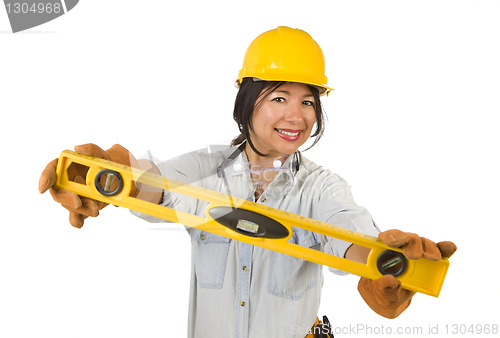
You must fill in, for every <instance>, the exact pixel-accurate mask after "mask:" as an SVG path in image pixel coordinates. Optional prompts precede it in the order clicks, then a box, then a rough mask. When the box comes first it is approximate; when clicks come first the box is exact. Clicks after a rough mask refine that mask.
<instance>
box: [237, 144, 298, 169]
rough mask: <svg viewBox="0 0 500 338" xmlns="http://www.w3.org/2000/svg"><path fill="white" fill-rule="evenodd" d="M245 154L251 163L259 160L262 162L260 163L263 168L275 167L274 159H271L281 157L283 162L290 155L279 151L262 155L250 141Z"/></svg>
mask: <svg viewBox="0 0 500 338" xmlns="http://www.w3.org/2000/svg"><path fill="white" fill-rule="evenodd" d="M245 155H246V156H247V160H248V162H250V163H254V162H259V163H260V164H261V165H260V167H261V168H263V167H268V168H273V167H274V166H273V161H271V160H273V159H279V160H280V161H281V164H283V163H284V162H285V160H286V159H287V157H288V156H286V155H283V154H277V153H276V154H270V155H268V156H261V155H259V154H257V153H256V152H255V151H254V150H253V149H252V147H251V146H250V144H249V143H248V142H247V143H246V145H245Z"/></svg>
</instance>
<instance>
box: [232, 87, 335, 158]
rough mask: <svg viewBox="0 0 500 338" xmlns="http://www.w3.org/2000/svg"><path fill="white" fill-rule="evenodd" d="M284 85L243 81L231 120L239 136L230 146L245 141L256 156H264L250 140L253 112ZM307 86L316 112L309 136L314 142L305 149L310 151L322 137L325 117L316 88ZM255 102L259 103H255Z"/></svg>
mask: <svg viewBox="0 0 500 338" xmlns="http://www.w3.org/2000/svg"><path fill="white" fill-rule="evenodd" d="M285 83H286V81H254V80H253V79H252V78H245V79H243V81H242V83H241V84H240V89H239V90H238V94H237V95H236V100H235V102H234V111H233V119H234V120H235V121H236V123H237V124H238V128H239V130H240V133H241V134H240V135H239V136H237V137H235V138H234V139H233V140H232V141H231V145H232V146H234V145H237V144H240V143H241V142H243V141H245V140H247V142H248V144H249V145H250V147H252V149H253V150H254V151H255V152H256V153H257V154H259V155H260V156H265V154H262V153H261V152H259V151H258V150H257V149H256V148H255V146H254V144H253V143H252V140H251V139H250V131H251V130H252V129H253V126H252V117H253V112H254V110H255V109H256V108H257V107H258V106H259V105H260V104H261V103H262V101H264V99H265V98H266V97H267V96H268V95H269V94H271V93H272V92H273V91H275V90H276V89H277V88H278V87H280V86H281V85H283V84H285ZM307 86H308V87H309V89H310V90H311V93H312V94H313V97H314V111H315V112H316V130H315V131H314V133H312V134H311V137H315V140H314V142H313V144H312V145H311V146H310V147H309V148H307V149H310V148H312V147H313V146H314V145H315V144H316V143H318V141H319V140H320V138H321V136H323V133H324V131H325V115H324V114H323V109H322V106H321V101H320V98H319V90H318V88H316V87H314V86H310V85H307ZM261 93H262V94H261ZM257 100H259V101H258V102H257ZM307 149H306V150H307Z"/></svg>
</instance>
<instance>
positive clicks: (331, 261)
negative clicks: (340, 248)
mask: <svg viewBox="0 0 500 338" xmlns="http://www.w3.org/2000/svg"><path fill="white" fill-rule="evenodd" d="M73 163H76V164H79V165H83V166H86V167H88V168H89V169H88V172H87V175H86V183H85V184H80V183H77V182H74V181H72V180H70V178H69V177H68V168H69V167H70V166H71V164H73ZM104 175H106V176H107V179H106V180H105V179H104V177H103V176H104ZM113 179H115V180H117V181H118V186H117V187H116V188H115V190H112V189H113V185H112V184H111V182H112V180H113ZM102 181H106V183H105V184H104V186H103V185H102V183H101V182H102ZM136 183H137V184H145V185H149V186H152V187H155V188H159V189H165V190H169V191H171V192H175V193H179V194H183V195H186V196H190V197H193V198H196V199H199V200H204V201H208V202H209V205H208V207H207V208H206V215H205V216H206V217H205V218H204V217H200V216H197V215H192V214H189V213H185V212H182V211H177V210H174V209H171V208H168V207H164V206H161V205H157V204H154V203H150V202H147V201H143V200H140V199H137V198H135V197H132V196H130V193H131V191H132V187H133V185H134V184H136ZM114 186H116V184H115V185H114ZM55 187H56V188H59V189H65V190H70V191H73V192H75V193H77V194H78V195H81V196H85V197H89V198H92V199H95V200H99V201H102V202H105V203H110V204H114V205H117V206H122V207H125V208H128V209H131V210H135V211H138V212H141V213H144V214H148V215H151V216H154V217H158V218H162V219H165V220H168V221H171V222H176V223H182V224H184V225H186V226H189V227H193V228H196V229H200V230H203V231H207V232H210V233H213V234H216V235H220V236H224V237H228V238H231V239H235V240H238V241H241V242H245V243H249V244H253V245H256V246H260V247H263V248H266V249H270V250H274V251H277V252H280V253H283V254H287V255H290V256H293V257H297V258H301V259H304V260H307V261H311V262H314V263H318V264H323V265H327V266H329V267H332V268H336V269H339V270H343V271H346V272H349V273H353V274H356V275H359V276H363V277H366V278H370V279H377V278H380V277H381V276H382V275H383V274H387V273H390V274H393V275H394V276H395V277H396V278H398V279H399V280H400V281H401V283H402V287H403V288H405V289H408V290H412V291H416V292H421V293H425V294H428V295H431V296H435V297H437V296H438V295H439V292H440V290H441V287H442V284H443V282H444V278H445V276H446V272H447V270H448V266H449V262H448V259H446V258H443V259H441V260H439V261H431V260H428V259H425V258H420V259H417V260H410V259H406V258H405V257H404V255H403V254H402V251H401V250H400V249H395V248H390V247H388V246H387V245H385V244H383V243H382V242H381V241H379V240H378V239H377V238H375V237H372V236H367V235H364V234H361V233H358V232H355V231H351V230H348V229H344V228H341V227H338V226H334V225H331V224H328V223H324V222H320V221H317V220H314V219H310V218H307V217H302V216H299V215H295V214H292V213H289V212H285V211H282V210H279V209H275V208H271V207H267V206H264V205H261V204H257V203H253V202H250V201H247V200H244V199H240V198H237V197H233V196H228V195H226V194H222V193H220V192H216V191H212V190H209V189H206V188H202V187H199V186H196V185H193V184H186V183H183V182H180V181H176V180H173V179H169V178H166V177H162V176H159V175H154V174H151V173H148V172H145V171H142V170H139V169H136V168H131V167H128V166H124V165H121V164H118V163H115V162H111V161H107V160H103V159H100V158H95V157H90V156H84V155H80V154H77V153H75V152H73V151H69V150H65V151H63V152H62V153H61V156H60V159H59V162H58V167H57V182H56V185H55ZM217 215H220V216H217ZM256 219H260V220H262V222H260V221H255V220H256ZM264 225H265V226H264ZM292 227H295V228H301V229H304V230H308V231H312V232H316V233H319V234H322V235H325V236H329V237H334V238H337V239H341V240H344V241H347V242H350V243H354V244H358V245H361V246H364V247H367V248H369V249H371V252H370V254H369V256H368V259H367V262H366V264H363V263H358V262H354V261H351V260H348V259H345V258H340V257H336V256H333V255H330V254H327V253H324V252H321V251H318V250H314V249H311V248H306V247H302V246H300V245H297V244H294V243H289V242H288V240H289V239H290V237H291V236H292V234H293V228H292ZM273 236H274V237H273Z"/></svg>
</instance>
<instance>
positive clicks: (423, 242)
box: [358, 229, 457, 318]
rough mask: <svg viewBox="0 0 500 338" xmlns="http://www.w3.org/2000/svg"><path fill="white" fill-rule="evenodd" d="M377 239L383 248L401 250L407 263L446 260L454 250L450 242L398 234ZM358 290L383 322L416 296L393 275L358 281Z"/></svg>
mask: <svg viewBox="0 0 500 338" xmlns="http://www.w3.org/2000/svg"><path fill="white" fill-rule="evenodd" d="M378 238H379V239H380V240H381V241H382V242H384V243H385V244H386V245H388V246H390V247H393V248H401V249H403V253H404V255H405V256H406V257H407V258H409V259H419V258H421V257H424V258H427V259H430V260H440V259H441V258H443V257H446V258H449V257H451V255H453V254H454V253H455V251H456V250H457V246H456V245H455V244H454V243H453V242H439V243H437V244H436V243H434V242H433V241H431V240H429V239H427V238H424V237H420V236H418V235H416V234H412V233H408V232H403V231H400V230H395V229H394V230H388V231H384V232H381V233H380V234H379V235H378ZM358 290H359V293H360V294H361V296H362V297H363V299H364V300H365V302H366V303H367V304H368V306H370V308H371V309H372V310H373V311H375V312H376V313H378V314H379V315H381V316H383V317H386V318H396V317H397V316H399V315H400V314H401V313H402V312H403V311H404V310H406V308H407V307H408V306H409V305H410V303H411V299H412V297H413V295H414V294H415V292H413V291H409V290H406V289H403V288H401V282H400V281H399V280H397V279H396V278H395V277H394V276H392V275H385V276H383V277H381V278H379V279H377V280H371V279H368V278H364V277H361V279H360V281H359V284H358Z"/></svg>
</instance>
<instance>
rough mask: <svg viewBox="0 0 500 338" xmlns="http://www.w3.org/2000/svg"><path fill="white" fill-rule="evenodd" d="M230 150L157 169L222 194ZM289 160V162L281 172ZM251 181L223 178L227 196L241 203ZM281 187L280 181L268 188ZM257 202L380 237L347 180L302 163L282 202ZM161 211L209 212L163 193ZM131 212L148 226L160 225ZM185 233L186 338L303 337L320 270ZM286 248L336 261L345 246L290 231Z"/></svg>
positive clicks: (316, 299) (315, 305) (314, 308)
mask: <svg viewBox="0 0 500 338" xmlns="http://www.w3.org/2000/svg"><path fill="white" fill-rule="evenodd" d="M236 148H237V147H227V146H225V147H224V148H223V149H222V150H221V149H220V147H219V149H217V150H214V149H210V148H209V150H208V151H207V150H206V149H205V150H200V151H195V152H191V153H187V154H185V155H182V156H180V157H178V158H175V159H172V160H168V161H165V162H161V163H158V162H157V161H156V162H157V163H156V164H157V166H158V168H159V170H160V172H161V174H162V175H163V176H165V177H168V178H172V179H175V180H179V181H183V182H186V183H191V184H195V185H199V186H203V187H205V188H208V189H212V190H215V191H220V192H223V193H227V190H226V185H225V184H224V182H223V179H222V178H220V177H218V176H217V168H218V167H219V166H220V165H221V163H222V162H223V161H224V160H225V159H227V157H228V156H229V155H230V154H232V153H233V152H234V151H235V150H236ZM239 160H240V161H243V160H245V155H244V152H243V153H241V154H240V155H239V156H238V157H237V158H236V160H235V161H236V162H237V161H239ZM291 161H292V156H289V157H288V159H287V160H286V161H285V165H290V164H291ZM250 180H251V179H250V175H249V174H248V173H243V174H241V175H235V176H232V177H230V178H228V181H229V182H228V183H229V187H230V190H231V194H232V195H233V196H238V197H242V198H245V197H247V195H248V184H249V182H250ZM285 183H286V182H284V181H283V180H280V179H279V175H278V176H277V177H276V178H275V179H274V181H273V182H271V183H270V185H269V188H271V185H277V184H285ZM273 188H276V186H274V187H273ZM250 199H252V197H250ZM255 202H257V203H261V204H265V205H267V206H270V207H273V208H277V209H281V210H284V211H288V212H291V213H294V214H298V215H301V216H304V217H309V218H313V219H316V220H319V221H322V222H326V223H330V224H334V225H337V226H341V227H344V228H346V229H350V230H354V231H358V232H361V233H365V234H368V235H372V236H377V234H378V232H379V231H378V229H377V227H376V226H375V224H374V223H373V221H372V217H371V215H370V214H369V213H368V211H367V210H366V209H364V208H363V207H360V206H358V205H356V203H355V202H354V200H353V198H352V195H351V192H350V187H349V186H348V184H347V183H346V181H344V180H343V179H342V178H341V177H339V176H338V175H335V174H333V173H331V172H330V171H329V170H326V169H324V168H323V167H321V166H319V165H317V164H315V163H313V162H311V161H309V160H308V159H307V158H305V157H303V156H301V160H300V167H299V170H298V171H297V172H296V173H295V181H294V185H293V187H292V189H291V190H290V191H289V192H288V193H287V194H286V195H285V196H281V197H272V196H269V194H267V193H266V191H264V193H263V194H262V195H261V196H260V197H259V199H258V200H257V201H255ZM162 204H163V205H165V206H168V207H170V208H174V209H176V210H179V211H184V212H188V213H191V214H195V215H198V216H202V217H205V209H206V206H207V205H208V203H207V202H205V201H201V200H196V199H194V198H191V197H186V196H183V195H180V194H176V193H172V192H165V193H164V198H163V202H162ZM133 213H134V214H135V215H137V216H139V217H141V218H144V219H146V220H147V221H149V222H161V221H163V220H161V219H157V218H155V217H152V216H148V215H144V214H140V213H136V212H133ZM187 230H188V233H189V234H190V236H191V243H192V251H191V252H192V254H191V265H192V266H191V267H192V274H191V285H190V303H189V319H188V337H190V338H194V337H196V338H204V337H207V338H212V337H218V338H226V337H227V338H230V337H231V338H234V337H237V338H243V337H245V338H246V337H248V338H262V337H275V338H278V337H283V338H285V337H286V338H290V337H293V338H295V337H296V338H303V337H304V336H305V334H306V331H307V328H310V327H312V325H313V324H314V321H315V319H316V316H317V313H318V309H319V305H320V297H321V287H322V283H323V275H322V268H321V266H320V265H318V264H315V263H311V262H308V261H304V260H302V259H298V258H295V257H291V256H287V255H284V254H280V253H277V252H274V251H270V250H267V249H263V248H260V247H256V246H253V245H250V244H246V243H242V242H239V241H235V240H231V239H229V238H225V237H221V236H217V235H214V234H211V233H208V232H204V231H201V230H198V229H194V228H187ZM289 241H290V242H293V243H296V244H299V245H302V246H304V247H310V248H314V249H317V250H321V251H324V252H326V253H329V254H332V255H336V256H339V257H343V256H344V254H345V252H346V250H347V248H348V247H349V245H350V243H347V242H344V241H341V240H338V239H335V238H331V237H326V236H324V235H320V234H316V233H313V232H309V231H306V230H303V229H299V228H294V232H293V236H292V238H291V239H290V240H289ZM331 270H332V271H333V272H334V273H337V274H345V273H343V272H342V271H338V270H335V269H331Z"/></svg>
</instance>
